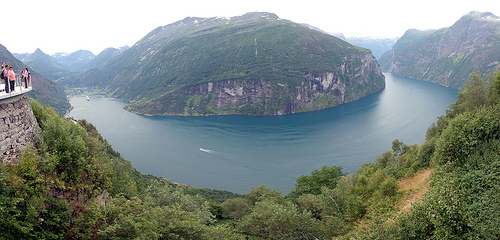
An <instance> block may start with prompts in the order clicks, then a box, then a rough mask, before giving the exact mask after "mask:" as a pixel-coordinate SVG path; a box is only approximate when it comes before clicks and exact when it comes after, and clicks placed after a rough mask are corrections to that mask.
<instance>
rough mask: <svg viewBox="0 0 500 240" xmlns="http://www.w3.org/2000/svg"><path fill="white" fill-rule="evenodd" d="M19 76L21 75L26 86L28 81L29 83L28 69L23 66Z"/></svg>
mask: <svg viewBox="0 0 500 240" xmlns="http://www.w3.org/2000/svg"><path fill="white" fill-rule="evenodd" d="M21 76H23V81H24V87H25V88H28V83H29V81H28V77H29V76H30V71H29V70H28V68H24V70H23V73H22V75H21Z"/></svg>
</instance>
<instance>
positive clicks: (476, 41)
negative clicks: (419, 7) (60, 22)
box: [379, 12, 500, 88]
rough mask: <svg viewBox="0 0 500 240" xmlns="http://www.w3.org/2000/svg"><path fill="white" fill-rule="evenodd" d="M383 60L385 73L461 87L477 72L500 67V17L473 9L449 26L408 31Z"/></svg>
mask: <svg viewBox="0 0 500 240" xmlns="http://www.w3.org/2000/svg"><path fill="white" fill-rule="evenodd" d="M379 62H380V65H381V67H382V70H383V71H384V72H390V73H393V74H396V75H400V76H405V77H411V78H416V79H421V80H426V81H431V82H435V83H438V84H441V85H444V86H447V87H452V88H460V87H462V86H463V85H464V83H465V80H466V79H468V78H469V75H470V74H471V73H473V72H480V73H481V74H482V75H483V76H482V77H483V78H484V77H486V76H487V75H489V74H492V73H494V72H496V71H498V70H499V68H500V18H499V17H497V16H495V15H493V14H491V13H483V12H471V13H469V14H467V15H465V16H463V17H462V18H461V19H460V20H458V21H457V22H456V23H455V24H453V26H451V27H449V28H443V29H439V30H431V31H418V30H414V29H413V30H408V31H407V32H406V33H405V34H404V36H403V37H401V38H400V39H399V40H398V42H397V43H396V44H395V45H394V47H393V48H392V50H391V51H389V52H386V53H385V54H384V55H383V56H382V57H381V58H380V60H379Z"/></svg>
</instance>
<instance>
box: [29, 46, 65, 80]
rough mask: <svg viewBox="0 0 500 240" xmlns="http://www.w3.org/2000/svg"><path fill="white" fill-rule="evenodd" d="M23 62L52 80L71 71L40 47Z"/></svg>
mask: <svg viewBox="0 0 500 240" xmlns="http://www.w3.org/2000/svg"><path fill="white" fill-rule="evenodd" d="M23 63H24V64H26V65H27V66H28V67H29V68H30V69H33V70H35V71H37V72H39V73H41V74H42V75H43V76H44V77H46V78H48V79H50V80H57V79H58V78H61V77H64V76H66V75H67V74H68V73H69V72H68V71H67V70H64V69H63V68H62V66H61V65H60V64H59V63H58V62H57V61H56V60H55V59H54V58H52V57H51V56H49V55H47V54H45V53H44V52H42V50H40V49H39V48H38V49H36V50H35V52H33V53H31V54H29V55H28V56H26V57H25V58H24V59H23Z"/></svg>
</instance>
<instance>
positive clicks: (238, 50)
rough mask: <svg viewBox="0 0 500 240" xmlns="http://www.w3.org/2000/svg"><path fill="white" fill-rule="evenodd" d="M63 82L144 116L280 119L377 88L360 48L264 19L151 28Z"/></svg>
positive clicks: (369, 59) (253, 16)
mask: <svg viewBox="0 0 500 240" xmlns="http://www.w3.org/2000/svg"><path fill="white" fill-rule="evenodd" d="M67 83H68V84H70V85H72V86H87V87H88V86H91V87H98V88H99V89H101V90H102V89H104V91H106V92H107V93H108V94H109V95H111V96H113V97H117V98H123V99H127V100H130V101H131V103H130V104H129V105H128V106H127V107H126V108H127V109H128V110H131V111H134V112H136V113H140V114H147V115H217V114H242V115H282V114H290V113H297V112H306V111H314V110H320V109H324V108H328V107H333V106H336V105H339V104H342V103H346V102H350V101H354V100H356V99H359V98H361V97H364V96H366V95H369V94H371V93H374V92H377V91H379V90H381V89H383V88H384V86H385V81H384V76H383V75H382V73H381V71H380V68H379V66H378V63H377V61H376V60H375V58H374V57H373V56H372V54H371V52H370V51H369V50H368V49H363V48H359V47H356V46H353V45H351V44H349V43H347V42H345V41H342V40H340V39H338V38H336V37H333V36H330V35H327V34H323V33H320V32H318V31H315V30H311V29H309V28H307V27H305V26H302V25H300V24H297V23H293V22H291V21H288V20H284V19H280V18H279V17H278V16H276V15H275V14H272V13H248V14H245V15H242V16H238V17H233V18H220V17H214V18H191V17H188V18H185V19H183V20H181V21H178V22H175V23H172V24H169V25H166V26H162V27H158V28H156V29H154V30H153V31H152V32H150V33H149V34H147V35H146V36H145V37H144V38H143V39H141V40H140V41H138V42H137V43H136V44H135V45H134V46H132V47H131V48H130V49H129V50H127V51H125V52H124V53H122V54H120V55H119V56H117V57H116V58H114V59H113V60H111V61H110V62H109V63H108V64H107V65H106V66H105V67H103V68H102V69H100V70H98V69H94V70H91V71H89V72H86V73H85V74H83V75H81V76H80V77H79V78H72V79H71V80H68V82H67Z"/></svg>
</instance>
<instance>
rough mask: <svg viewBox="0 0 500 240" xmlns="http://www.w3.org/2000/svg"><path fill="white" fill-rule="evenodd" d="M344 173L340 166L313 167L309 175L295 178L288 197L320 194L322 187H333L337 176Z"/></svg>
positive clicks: (337, 178) (294, 197)
mask: <svg viewBox="0 0 500 240" xmlns="http://www.w3.org/2000/svg"><path fill="white" fill-rule="evenodd" d="M344 175H345V173H343V172H342V167H338V166H332V167H327V166H323V167H322V168H321V170H316V169H314V170H313V171H312V172H311V175H309V176H304V175H302V176H300V177H299V178H297V180H296V181H297V183H296V184H295V188H293V189H292V191H291V192H290V194H289V197H291V198H292V199H297V198H298V197H300V196H301V195H303V194H313V195H319V194H321V188H322V187H327V188H330V189H333V188H335V186H337V182H338V181H339V178H340V177H342V176H344Z"/></svg>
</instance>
